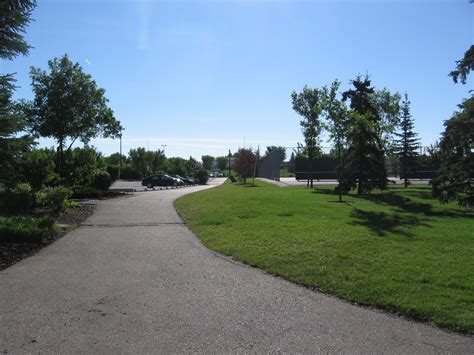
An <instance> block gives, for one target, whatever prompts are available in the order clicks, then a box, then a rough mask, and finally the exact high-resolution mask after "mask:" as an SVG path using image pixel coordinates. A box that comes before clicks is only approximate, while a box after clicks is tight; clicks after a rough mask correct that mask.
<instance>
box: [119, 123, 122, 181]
mask: <svg viewBox="0 0 474 355" xmlns="http://www.w3.org/2000/svg"><path fill="white" fill-rule="evenodd" d="M121 174H122V131H120V155H119V173H118V176H119V179H120V176H121Z"/></svg>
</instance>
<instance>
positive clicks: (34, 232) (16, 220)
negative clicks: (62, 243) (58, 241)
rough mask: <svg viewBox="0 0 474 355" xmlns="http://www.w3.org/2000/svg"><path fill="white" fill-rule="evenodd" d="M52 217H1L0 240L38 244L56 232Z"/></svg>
mask: <svg viewBox="0 0 474 355" xmlns="http://www.w3.org/2000/svg"><path fill="white" fill-rule="evenodd" d="M58 231H59V229H58V227H57V225H56V222H55V221H54V219H53V218H52V217H49V216H44V217H25V216H16V217H1V216H0V242H15V243H31V244H39V243H42V242H44V241H45V239H46V238H48V237H52V236H55V235H56V234H58Z"/></svg>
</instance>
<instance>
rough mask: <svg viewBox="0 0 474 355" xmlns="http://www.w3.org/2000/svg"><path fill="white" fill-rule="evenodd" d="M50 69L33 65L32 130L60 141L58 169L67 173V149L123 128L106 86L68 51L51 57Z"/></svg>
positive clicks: (59, 171) (114, 136) (117, 133)
mask: <svg viewBox="0 0 474 355" xmlns="http://www.w3.org/2000/svg"><path fill="white" fill-rule="evenodd" d="M48 67H49V72H46V71H44V70H41V69H40V68H35V67H32V68H31V70H30V77H31V80H32V84H31V85H32V87H33V93H34V95H35V97H34V99H33V101H32V102H30V103H29V105H28V106H29V107H28V109H27V111H28V113H29V116H30V120H31V124H32V128H33V131H34V132H35V133H36V134H37V135H39V136H42V137H50V138H54V139H55V140H56V142H57V144H58V150H57V151H58V164H57V167H58V173H59V174H60V175H61V176H63V177H64V175H65V171H64V153H65V152H67V151H70V150H71V148H72V146H73V144H74V143H75V142H76V141H81V142H83V143H88V142H89V141H90V140H91V139H92V138H96V137H98V136H102V137H112V138H116V137H118V136H119V135H120V134H121V131H122V130H123V128H122V126H121V125H120V122H119V121H118V120H116V118H115V117H114V115H113V111H112V109H110V108H109V107H108V105H107V103H108V100H107V98H106V97H105V90H104V89H101V88H98V87H97V84H96V82H95V81H94V80H93V79H92V77H91V76H90V75H89V74H86V73H84V72H83V70H82V68H81V66H80V65H79V64H78V63H73V62H72V61H71V60H69V58H68V56H67V55H66V54H65V55H64V56H63V57H61V58H54V59H52V60H50V61H48Z"/></svg>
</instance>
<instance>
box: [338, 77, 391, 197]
mask: <svg viewBox="0 0 474 355" xmlns="http://www.w3.org/2000/svg"><path fill="white" fill-rule="evenodd" d="M352 85H353V86H354V89H351V90H347V91H345V92H344V93H343V94H342V100H343V101H346V100H347V99H350V108H351V115H350V118H349V122H348V125H349V133H348V136H347V148H346V150H345V152H344V154H343V164H342V166H343V169H344V171H343V172H342V174H341V175H342V176H341V181H340V188H341V189H342V191H344V192H347V191H349V190H350V189H351V188H354V187H356V186H357V193H358V194H363V193H368V192H370V190H372V189H374V188H379V189H384V188H386V187H387V171H386V169H385V159H384V148H383V142H382V140H381V136H380V134H379V132H380V129H381V119H380V116H379V110H378V108H377V106H376V104H375V100H374V99H373V95H374V93H375V90H374V88H373V87H372V85H371V82H370V80H369V78H368V77H367V76H366V77H365V78H364V79H362V78H361V77H360V76H358V77H357V78H356V79H355V80H353V81H352Z"/></svg>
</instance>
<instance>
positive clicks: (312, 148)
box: [291, 86, 324, 188]
mask: <svg viewBox="0 0 474 355" xmlns="http://www.w3.org/2000/svg"><path fill="white" fill-rule="evenodd" d="M291 100H292V103H293V110H295V111H296V112H297V113H298V114H300V115H301V116H302V117H303V119H302V120H301V121H300V125H301V128H302V131H303V136H304V141H305V152H306V155H307V157H308V159H309V161H310V166H311V161H312V160H313V159H314V158H316V157H317V155H318V154H319V153H320V151H321V146H320V145H321V144H320V143H321V137H320V136H321V132H322V130H323V122H322V121H321V114H322V112H323V109H324V93H323V92H322V91H321V90H320V89H311V88H308V87H307V86H305V87H304V88H303V91H302V92H300V93H296V92H294V91H293V93H292V94H291ZM310 180H311V188H312V187H313V179H310Z"/></svg>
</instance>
